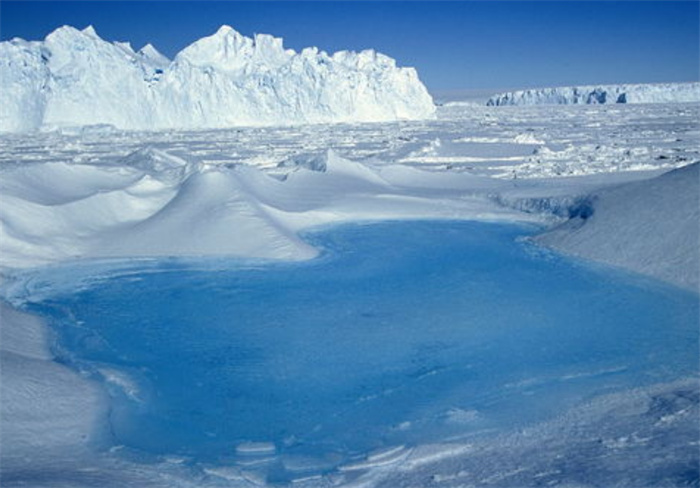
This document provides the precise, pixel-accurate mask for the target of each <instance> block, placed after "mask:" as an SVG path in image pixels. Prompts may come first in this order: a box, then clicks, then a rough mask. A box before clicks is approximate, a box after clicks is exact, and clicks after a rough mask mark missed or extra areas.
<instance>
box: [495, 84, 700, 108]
mask: <svg viewBox="0 0 700 488" xmlns="http://www.w3.org/2000/svg"><path fill="white" fill-rule="evenodd" d="M689 102H700V83H697V82H692V83H648V84H639V85H590V86H565V87H556V88H535V89H530V90H518V91H513V92H507V93H500V94H498V95H493V96H492V97H491V98H489V99H488V101H487V102H486V103H487V104H488V105H496V106H499V105H581V104H587V105H591V104H593V105H597V104H603V103H689Z"/></svg>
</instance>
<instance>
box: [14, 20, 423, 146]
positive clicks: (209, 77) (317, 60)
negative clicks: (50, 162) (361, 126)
mask: <svg viewBox="0 0 700 488" xmlns="http://www.w3.org/2000/svg"><path fill="white" fill-rule="evenodd" d="M0 93H2V105H3V110H2V113H0V131H7V132H21V131H30V130H36V129H39V128H54V127H75V126H86V125H99V124H108V125H112V126H114V127H117V128H120V129H127V130H130V129H149V130H153V129H166V128H224V127H232V126H242V125H256V126H259V125H290V124H304V123H326V122H378V121H391V120H404V119H406V120H409V119H422V118H431V117H433V116H434V112H435V106H434V105H433V101H432V98H431V97H430V95H429V94H428V92H427V90H426V88H425V86H423V84H422V83H421V82H420V80H419V79H418V75H417V73H416V71H415V70H414V69H413V68H399V67H397V66H396V62H395V61H394V60H393V59H391V58H389V57H387V56H385V55H383V54H379V53H376V52H374V51H372V50H366V51H362V52H360V53H355V52H348V51H341V52H337V53H335V54H333V55H328V54H327V53H325V52H323V51H319V50H317V49H316V48H307V49H304V50H303V51H301V52H300V53H297V52H295V51H293V50H290V49H285V48H284V46H283V44H282V39H279V38H275V37H272V36H269V35H256V36H255V37H254V38H248V37H245V36H243V35H241V34H239V33H238V32H236V31H235V30H233V29H232V28H231V27H228V26H223V27H221V28H220V29H219V30H218V31H217V32H216V33H215V34H214V35H212V36H209V37H205V38H203V39H200V40H198V41H196V42H194V43H193V44H191V45H190V46H188V47H186V48H185V49H183V50H182V51H181V52H180V53H179V54H178V55H177V56H176V57H175V59H174V60H173V61H172V62H171V61H170V60H168V59H167V58H166V57H165V56H163V55H162V54H160V53H159V52H158V51H157V50H156V49H155V48H154V47H153V46H152V45H150V44H148V45H146V46H144V47H143V48H142V49H140V50H139V51H138V52H135V51H134V50H133V49H132V48H131V46H130V45H129V44H128V43H122V42H115V43H110V42H106V41H104V40H103V39H101V38H100V37H99V36H98V35H97V33H96V32H95V30H94V29H93V28H91V27H88V28H87V29H85V30H82V31H80V30H77V29H75V28H73V27H69V26H64V27H61V28H59V29H57V30H55V31H54V32H52V33H51V34H49V35H48V36H47V37H46V39H45V40H44V41H40V42H27V41H24V40H22V39H13V40H11V41H7V42H3V43H0Z"/></svg>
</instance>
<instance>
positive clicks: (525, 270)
mask: <svg viewBox="0 0 700 488" xmlns="http://www.w3.org/2000/svg"><path fill="white" fill-rule="evenodd" d="M534 230H535V229H533V228H528V227H522V226H513V225H502V224H498V225H497V224H487V223H475V222H450V221H441V222H436V221H430V222H429V221H420V222H403V223H397V222H384V223H374V224H354V225H345V226H341V227H334V228H328V229H324V230H321V231H318V232H316V233H314V234H311V235H309V236H307V237H308V238H309V239H310V240H311V241H313V243H314V244H316V245H319V246H321V247H322V248H323V249H325V252H324V254H323V255H322V257H321V258H318V259H316V260H312V261H309V262H303V263H284V264H280V263H265V262H241V261H238V262H232V261H226V260H221V259H206V260H188V261H186V260H151V261H135V262H131V263H129V262H127V263H124V262H121V263H119V264H118V265H116V264H115V265H114V267H112V268H111V270H110V267H111V266H112V265H110V264H105V263H104V262H103V263H96V264H94V265H81V266H80V267H79V268H75V267H70V266H62V267H53V268H47V269H46V270H44V271H43V272H41V273H40V274H38V275H36V276H35V277H34V278H33V279H32V281H31V282H30V283H29V288H28V290H29V296H28V297H27V298H28V299H29V302H28V307H29V308H30V309H32V310H34V311H39V312H40V313H42V314H44V315H48V316H50V317H51V321H52V324H53V327H54V330H55V331H56V332H57V336H56V344H55V351H56V352H57V354H58V357H59V359H60V360H61V361H62V362H65V363H67V364H69V365H71V366H72V367H74V368H77V369H79V370H81V371H83V372H85V373H87V374H89V375H92V376H93V377H94V378H97V379H98V380H100V381H101V382H104V384H105V385H106V387H107V389H108V390H109V392H110V395H111V397H112V413H111V415H110V424H111V425H110V430H111V433H112V438H111V440H110V443H111V445H113V446H125V448H126V449H125V451H124V452H129V453H131V455H132V456H135V458H136V459H139V458H141V459H144V460H145V459H149V458H152V457H156V456H182V457H183V458H184V459H186V460H188V462H191V463H194V464H198V463H206V464H207V465H209V466H211V465H218V466H237V467H244V468H245V469H246V470H254V471H256V472H258V473H260V476H261V477H262V478H263V479H266V480H267V481H268V482H275V481H279V482H286V481H290V480H293V479H295V478H299V477H303V476H307V475H313V474H317V473H328V472H333V471H334V470H338V469H340V470H343V469H347V468H346V467H347V466H348V465H349V464H351V463H352V462H353V460H354V459H358V456H363V455H365V454H366V453H368V452H375V453H376V452H379V454H375V455H373V457H372V456H370V457H369V458H363V459H374V460H376V461H377V462H379V463H380V464H381V461H382V459H384V458H389V459H391V458H395V457H396V456H397V455H398V454H397V453H399V454H400V452H401V450H400V449H398V448H397V449H396V450H395V451H392V449H393V448H394V447H395V446H402V445H407V446H412V445H418V444H424V443H427V442H438V441H446V440H460V439H461V440H464V439H479V438H481V439H483V438H484V437H490V436H496V435H499V434H508V433H511V432H515V431H517V430H518V429H521V428H523V427H525V426H527V425H530V424H533V423H535V422H541V421H546V420H548V419H550V418H553V417H554V416H555V415H556V414H558V413H560V412H562V411H564V410H566V409H569V408H571V407H573V406H575V405H577V404H579V403H580V402H583V401H588V400H590V399H591V398H594V397H595V396H597V395H602V394H609V393H615V392H618V391H623V390H625V389H628V388H634V387H639V386H644V385H650V384H657V383H663V382H670V381H674V380H676V379H678V378H682V377H687V376H691V375H694V374H696V373H697V370H698V366H697V344H698V330H697V317H698V310H699V307H698V296H697V295H696V294H694V293H690V292H685V291H682V290H680V289H676V288H673V287H670V286H667V285H663V284H660V283H658V282H655V281H653V280H647V279H643V278H639V277H636V276H630V275H627V274H624V273H619V272H616V271H612V270H610V269H607V268H603V267H590V266H588V265H583V264H581V263H579V262H575V261H572V260H569V259H565V258H562V257H559V256H556V255H553V254H549V253H546V252H543V251H541V250H538V249H537V248H535V247H534V246H531V245H530V244H528V243H526V242H523V241H522V240H521V239H519V237H521V236H524V235H527V234H530V233H532V232H533V231H534ZM72 280H73V281H72ZM59 282H60V283H62V284H61V285H60V286H59V285H56V283H59ZM71 282H72V286H71ZM66 284H67V286H65V285H66ZM76 289H77V290H78V291H77V292H76ZM32 300H34V301H32ZM668 442H670V443H671V444H673V439H670V440H668ZM685 449H686V450H693V449H695V451H697V449H696V447H695V448H694V447H692V446H691V445H687V446H686V447H685ZM378 450H379V451H378ZM686 455H687V457H691V458H692V457H693V455H692V453H691V454H689V453H686ZM579 461H580V462H581V463H583V464H582V465H581V466H580V467H578V468H576V469H577V470H578V471H583V472H585V471H586V470H594V469H595V467H593V466H589V465H586V464H585V463H586V461H585V459H580V460H579ZM572 462H575V461H572ZM660 476H661V477H663V474H660ZM693 476H694V479H695V482H696V483H697V473H695V475H693Z"/></svg>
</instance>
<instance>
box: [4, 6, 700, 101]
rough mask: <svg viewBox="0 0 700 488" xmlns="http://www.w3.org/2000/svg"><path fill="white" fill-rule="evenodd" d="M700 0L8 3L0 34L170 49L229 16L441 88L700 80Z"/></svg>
mask: <svg viewBox="0 0 700 488" xmlns="http://www.w3.org/2000/svg"><path fill="white" fill-rule="evenodd" d="M699 6H700V2H698V1H680V2H676V1H631V0H628V1H597V2H593V1H590V2H589V1H535V2H527V1H452V2H447V1H446V2H441V1H413V2H406V1H390V2H380V1H354V2H353V1H334V2H330V1H329V2H324V1H307V2H301V1H293V0H289V1H283V2H274V1H257V2H254V1H248V2H234V1H218V2H210V1H167V0H161V1H93V2H88V1H82V2H70V1H45V2H44V1H11V0H1V1H0V37H1V38H2V39H3V40H5V39H9V38H12V37H15V36H19V37H23V38H25V39H31V40H37V39H42V38H43V37H45V35H46V34H47V33H49V32H50V31H52V30H53V29H55V28H56V27H59V26H61V25H64V24H69V25H73V26H75V27H79V28H83V27H85V26H86V25H88V24H93V25H94V26H95V28H96V29H97V32H98V34H99V35H100V36H102V37H103V38H104V39H107V40H110V41H113V40H120V41H130V42H131V43H132V45H133V46H134V47H135V48H137V49H138V48H139V47H141V46H142V45H143V44H145V43H147V42H151V43H152V44H153V45H155V46H156V47H157V48H158V49H160V50H161V51H162V52H163V53H164V54H166V55H168V56H170V57H172V56H174V55H175V54H176V53H177V52H178V51H179V50H180V49H182V48H183V47H185V46H186V45H188V44H189V43H191V42H193V41H194V40H196V39H198V38H200V37H203V36H205V35H209V34H211V33H213V32H214V31H215V30H216V29H217V28H218V27H219V26H220V25H221V24H230V25H231V26H233V27H234V28H235V29H236V30H238V31H239V32H241V33H243V34H246V35H251V34H253V33H255V32H259V33H270V34H274V35H275V36H278V37H283V38H284V39H285V45H286V46H287V47H291V48H294V49H297V50H299V49H301V48H303V47H306V46H318V47H319V48H321V49H324V50H326V51H329V52H334V51H336V50H340V49H352V50H360V49H365V48H370V47H371V48H375V49H377V50H378V51H381V52H383V53H385V54H388V55H390V56H392V57H394V58H396V59H397V60H398V62H399V64H400V65H404V66H415V67H416V68H417V69H418V72H419V75H420V77H421V79H422V80H423V81H424V82H425V83H426V85H427V86H428V88H429V89H431V90H432V91H435V92H437V91H444V90H455V89H465V88H466V89H469V88H472V89H480V88H499V89H500V88H514V87H531V86H555V85H569V84H582V83H617V82H627V83H636V82H639V83H642V82H660V81H691V80H698V79H699V74H698V72H699V71H700V34H699V31H700V26H699V23H700V7H699Z"/></svg>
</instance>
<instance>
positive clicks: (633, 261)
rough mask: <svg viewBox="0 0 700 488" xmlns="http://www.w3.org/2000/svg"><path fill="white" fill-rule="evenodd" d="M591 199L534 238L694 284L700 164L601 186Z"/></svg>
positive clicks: (699, 239) (698, 262) (699, 261)
mask: <svg viewBox="0 0 700 488" xmlns="http://www.w3.org/2000/svg"><path fill="white" fill-rule="evenodd" d="M591 202H592V203H591V207H590V208H589V209H588V210H587V211H585V212H579V213H578V214H577V215H575V216H574V217H572V218H571V219H570V220H568V221H566V222H565V223H563V224H561V225H560V226H558V227H555V228H554V229H552V230H550V231H548V232H545V233H544V234H541V235H540V236H538V237H536V238H535V240H536V241H537V242H539V243H541V244H544V245H546V246H549V247H552V248H555V249H558V250H560V251H564V252H567V253H571V254H574V255H577V256H581V257H584V258H588V259H593V260H596V261H601V262H604V263H607V264H612V265H615V266H620V267H624V268H627V269H630V270H633V271H636V272H639V273H642V274H646V275H650V276H653V277H656V278H659V279H662V280H665V281H668V282H671V283H674V284H676V285H678V286H682V287H685V288H689V289H693V290H697V289H698V286H699V285H700V280H699V279H698V275H699V274H700V256H699V254H700V251H699V249H700V247H698V244H699V243H700V229H698V222H700V163H695V164H692V165H689V166H685V167H683V168H680V169H676V170H673V171H669V172H668V173H664V174H663V175H661V176H658V177H656V178H652V179H650V180H644V181H636V182H632V183H626V184H623V185H620V186H617V187H613V188H609V189H606V190H602V191H600V192H598V193H597V194H596V195H594V196H593V197H592V199H591Z"/></svg>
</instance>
